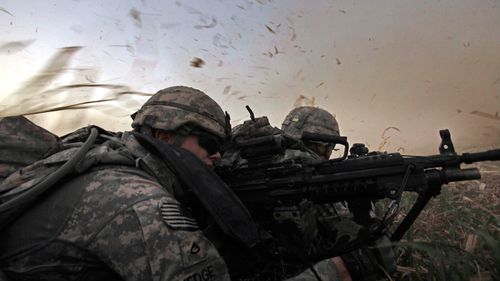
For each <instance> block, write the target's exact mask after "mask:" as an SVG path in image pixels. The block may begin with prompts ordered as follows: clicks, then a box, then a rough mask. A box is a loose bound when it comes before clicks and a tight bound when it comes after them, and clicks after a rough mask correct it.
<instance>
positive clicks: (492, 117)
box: [470, 110, 500, 120]
mask: <svg viewBox="0 0 500 281" xmlns="http://www.w3.org/2000/svg"><path fill="white" fill-rule="evenodd" d="M470 114H472V115H477V116H480V117H484V118H489V119H493V120H500V115H498V111H497V112H495V114H494V115H493V114H491V113H486V112H482V111H478V110H474V111H472V112H471V113H470Z"/></svg>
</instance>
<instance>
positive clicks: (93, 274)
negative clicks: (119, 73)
mask: <svg viewBox="0 0 500 281" xmlns="http://www.w3.org/2000/svg"><path fill="white" fill-rule="evenodd" d="M132 118H133V123H132V127H133V128H134V131H133V132H124V133H118V134H112V135H111V134H107V133H106V132H105V131H103V130H101V131H100V135H99V142H100V143H99V144H96V145H94V146H93V147H92V148H91V149H90V151H89V152H88V153H87V154H86V156H85V158H84V159H83V160H82V161H80V162H79V163H78V164H77V165H76V166H75V168H74V169H73V170H74V171H76V172H73V174H72V176H68V177H65V178H63V179H62V180H60V181H58V182H57V183H56V185H55V186H54V187H52V188H51V189H50V190H48V191H45V193H44V194H42V195H41V196H40V197H39V198H38V200H37V201H35V202H34V203H33V204H32V206H30V208H28V209H27V210H26V211H25V212H24V213H22V214H21V215H20V216H18V217H17V219H16V220H15V221H14V222H13V223H11V224H10V225H9V226H8V227H7V228H6V229H2V230H1V231H0V269H1V270H2V271H3V272H4V273H5V275H6V277H7V278H9V279H10V280H186V281H191V280H230V276H229V273H228V269H227V266H226V263H225V261H224V260H223V258H222V257H221V255H220V254H219V252H218V250H217V249H216V247H215V246H214V243H213V241H210V240H209V239H208V238H207V236H206V235H205V232H204V231H202V230H201V227H200V223H202V222H200V221H199V220H198V219H197V217H195V216H194V213H193V208H191V207H193V206H189V205H187V204H188V203H190V202H192V201H189V200H186V198H187V196H186V193H187V191H186V189H185V186H184V184H183V183H182V182H181V179H180V177H179V175H178V173H176V171H177V170H176V169H175V168H173V167H174V166H176V165H177V163H173V162H172V161H165V159H162V158H161V157H160V156H161V155H163V154H161V153H158V152H159V151H160V150H154V148H155V146H154V145H155V144H156V142H158V143H159V142H160V141H161V142H163V143H168V144H170V145H171V146H173V147H176V149H174V150H173V151H174V152H175V153H174V155H179V154H180V155H182V153H181V152H183V151H184V150H182V149H179V148H178V147H181V148H184V149H186V150H187V151H189V152H191V153H192V154H193V155H195V156H196V157H197V158H198V159H200V160H201V161H202V162H203V163H205V164H206V165H207V166H209V167H211V166H213V163H214V162H215V161H217V160H218V159H220V148H221V145H222V142H223V140H224V139H225V138H226V137H227V134H228V123H227V119H226V117H225V115H224V113H223V111H222V110H221V108H220V106H219V105H218V104H217V103H216V102H215V101H214V100H212V99H211V98H210V97H209V96H207V95H206V94H205V93H203V92H201V91H199V90H196V89H193V88H189V87H183V86H177V87H170V88H166V89H163V90H161V91H159V92H157V93H156V94H155V95H153V96H152V97H151V98H150V99H149V100H148V101H147V102H146V103H145V104H144V105H143V106H142V107H141V109H140V110H139V111H137V112H136V113H135V114H133V115H132ZM88 130H89V129H88V128H84V129H82V130H79V131H77V132H75V133H74V134H71V135H69V136H67V137H66V138H65V139H64V140H63V144H65V145H66V146H67V147H74V146H77V145H78V141H79V140H81V136H82V135H86V134H87V133H88ZM148 137H149V139H151V140H153V141H150V142H149V143H147V142H144V140H145V139H148ZM146 144H149V145H146ZM70 150H71V149H68V150H63V151H61V152H59V153H55V154H53V155H51V156H50V157H48V158H46V159H43V160H41V161H39V162H36V163H35V164H33V165H32V166H30V167H28V168H26V169H22V170H20V171H19V172H18V173H15V174H13V175H12V178H7V179H6V180H5V181H4V182H2V185H4V184H6V185H7V184H9V183H20V182H24V184H30V183H32V182H37V181H39V179H38V178H37V174H41V173H37V172H36V171H37V169H38V167H43V166H50V165H51V164H52V165H54V164H57V163H60V162H64V161H66V160H67V159H68V157H70V156H71V153H69V151H70ZM68 155H69V156H68ZM181 160H182V159H181ZM180 164H181V163H179V165H180ZM23 170H24V171H25V172H26V173H24V172H22V171H23ZM0 190H2V189H1V186H0ZM198 190H203V188H201V189H198ZM228 215H230V214H228ZM332 261H333V262H332ZM334 263H335V264H339V258H334V259H327V260H324V261H323V262H320V263H318V264H317V265H316V266H315V268H316V274H319V275H320V276H321V277H322V278H323V280H350V279H349V278H350V277H349V273H347V272H346V270H345V267H341V268H340V269H338V268H337V267H336V266H335V264H334ZM340 264H341V265H342V263H340ZM0 277H1V275H0ZM341 277H342V278H343V279H341ZM290 280H316V276H315V275H314V274H313V273H312V271H311V270H306V271H305V272H304V273H302V274H301V275H299V276H297V277H295V278H293V279H290Z"/></svg>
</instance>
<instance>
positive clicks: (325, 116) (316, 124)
mask: <svg viewBox="0 0 500 281" xmlns="http://www.w3.org/2000/svg"><path fill="white" fill-rule="evenodd" d="M281 129H282V130H283V131H284V132H285V133H286V134H288V135H290V136H292V137H294V138H296V139H301V137H302V133H303V132H310V133H319V134H325V135H333V136H339V124H338V123H337V120H336V119H335V117H334V116H333V115H332V114H330V113H329V112H328V111H326V110H324V109H321V108H319V107H313V106H301V107H296V108H294V109H292V110H291V111H290V112H289V113H288V115H287V116H286V117H285V120H284V121H283V124H282V126H281ZM305 144H306V145H307V147H308V148H309V149H311V150H312V151H313V152H315V153H316V154H317V155H318V156H319V157H320V158H321V159H324V160H326V159H329V158H330V156H331V154H332V151H333V149H334V148H335V144H332V143H324V142H317V141H310V142H306V143H305Z"/></svg>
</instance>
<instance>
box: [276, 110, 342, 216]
mask: <svg viewBox="0 0 500 281" xmlns="http://www.w3.org/2000/svg"><path fill="white" fill-rule="evenodd" d="M281 129H282V130H283V132H285V134H288V135H290V136H292V137H294V138H296V139H301V137H302V133H303V132H310V133H319V134H325V135H333V136H339V135H340V131H339V124H338V122H337V120H336V119H335V117H334V116H333V115H332V114H331V113H329V112H328V111H326V110H324V109H321V108H319V107H313V106H301V107H297V108H294V109H292V110H291V111H290V112H289V113H288V114H287V116H286V117H285V120H284V121H283V124H282V125H281ZM311 150H313V149H311ZM313 151H314V150H313ZM318 212H319V215H320V216H321V217H322V218H326V219H327V220H330V219H332V220H335V218H336V217H339V216H344V217H349V210H348V209H347V208H346V207H345V206H344V205H343V204H342V203H335V204H325V205H323V206H321V207H319V208H318ZM322 220H323V219H322Z"/></svg>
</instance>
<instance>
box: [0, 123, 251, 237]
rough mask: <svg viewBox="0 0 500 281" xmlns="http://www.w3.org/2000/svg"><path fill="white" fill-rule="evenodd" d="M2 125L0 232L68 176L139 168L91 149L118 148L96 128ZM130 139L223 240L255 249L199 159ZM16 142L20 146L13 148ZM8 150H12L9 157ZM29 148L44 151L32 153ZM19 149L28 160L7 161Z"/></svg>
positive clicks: (232, 199) (237, 209)
mask: <svg viewBox="0 0 500 281" xmlns="http://www.w3.org/2000/svg"><path fill="white" fill-rule="evenodd" d="M0 121H1V122H3V124H4V125H2V126H1V127H0V128H8V130H7V129H5V130H3V131H2V132H1V134H2V137H3V136H5V139H6V140H7V139H8V140H9V142H8V143H9V144H11V145H10V146H8V145H5V146H2V147H1V150H2V151H1V152H2V153H4V151H3V150H5V157H3V158H1V159H2V161H3V159H5V166H6V167H8V168H9V171H10V172H11V173H10V175H8V176H4V177H3V178H2V182H0V230H1V229H2V228H3V227H5V226H6V225H8V224H9V223H10V222H12V221H13V220H14V219H15V218H17V216H18V215H20V214H21V213H22V212H23V211H25V210H26V209H27V208H29V206H30V205H31V204H32V203H33V201H34V200H35V199H37V197H38V196H39V195H41V194H42V193H44V192H45V191H46V190H48V189H49V188H50V187H52V186H54V185H55V184H56V183H57V182H58V181H59V180H61V179H63V178H64V177H66V176H68V175H71V174H81V173H84V172H85V171H87V170H88V169H89V168H91V167H92V166H96V165H100V164H120V165H129V166H130V165H131V166H137V163H138V162H137V161H136V160H140V159H136V158H135V156H132V155H131V154H128V153H127V154H126V155H125V154H121V153H119V152H116V153H113V152H112V151H109V150H106V149H105V148H103V146H93V145H94V143H96V144H102V143H104V142H105V141H107V140H108V139H112V140H114V141H117V142H120V140H119V138H118V137H117V136H118V135H117V134H114V133H110V132H108V131H106V130H103V129H101V128H99V127H96V126H89V127H84V128H81V129H79V130H77V131H75V132H73V133H71V134H69V135H67V136H64V137H62V138H58V137H57V136H55V135H53V134H52V133H50V132H48V131H47V130H45V129H43V128H41V127H39V126H37V125H35V124H33V123H32V122H30V121H29V120H28V119H26V118H24V117H10V119H6V118H4V119H1V120H0ZM22 126H26V127H27V128H29V129H27V130H25V131H23V132H22V133H19V132H16V127H22ZM32 132H36V134H33V133H32ZM133 134H134V137H135V138H136V139H137V140H138V141H139V143H140V144H141V145H142V146H143V147H145V148H147V149H148V150H149V151H150V152H151V153H154V154H155V155H158V156H159V158H160V159H161V160H163V161H164V162H165V164H167V166H168V167H169V168H170V169H171V170H172V172H173V173H174V174H175V175H176V176H177V177H178V178H179V180H180V181H181V182H182V183H183V186H184V188H185V189H186V191H187V192H189V193H192V194H193V195H194V196H195V197H196V198H197V200H199V202H200V203H201V204H202V205H203V206H204V207H205V208H206V209H207V211H208V212H209V213H210V214H211V215H212V216H213V218H214V220H215V221H216V222H217V224H218V225H219V227H220V228H221V230H222V231H223V232H224V233H225V234H227V235H228V236H230V237H233V238H234V239H235V240H236V241H239V242H241V243H242V244H243V245H245V246H247V247H253V246H255V245H256V244H257V243H258V240H259V236H260V235H259V231H258V229H257V226H256V225H255V224H254V222H253V221H252V220H251V218H250V215H249V213H248V210H247V209H246V208H245V207H244V205H243V204H242V203H241V201H240V200H239V199H238V198H237V196H236V195H235V194H234V193H233V192H232V191H231V190H230V189H229V187H228V186H227V185H226V184H225V183H224V182H222V180H221V179H220V178H219V177H217V176H216V175H215V173H214V172H213V171H211V170H209V169H207V168H206V166H205V164H204V163H203V162H202V161H201V160H200V159H198V158H197V157H196V156H195V155H194V154H192V153H191V152H189V151H187V150H185V149H182V148H179V147H175V146H172V145H169V144H167V143H165V142H162V141H159V140H156V139H153V138H151V137H148V136H145V135H142V134H140V133H138V132H133ZM16 136H17V137H16ZM17 139H19V140H20V141H19V142H17V143H16V140H17ZM0 141H1V139H0ZM38 142H40V143H41V142H43V145H42V144H40V145H34V143H38ZM2 143H3V142H2ZM5 143H7V142H5ZM23 144H26V146H23ZM30 144H31V146H29V145H30ZM10 147H13V148H14V149H12V151H10V154H8V153H7V151H8V150H9V149H10ZM33 147H34V148H39V147H40V148H43V149H32V148H33ZM17 148H19V150H21V151H28V152H30V153H28V154H27V156H30V157H26V160H24V161H17V162H16V161H13V160H11V159H14V158H15V155H16V152H15V149H17ZM91 148H92V149H91ZM101 148H103V149H101ZM30 162H31V163H30ZM10 163H13V164H10ZM19 167H20V168H19ZM16 169H17V170H16ZM12 171H14V172H12ZM5 174H8V172H6V173H5Z"/></svg>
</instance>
